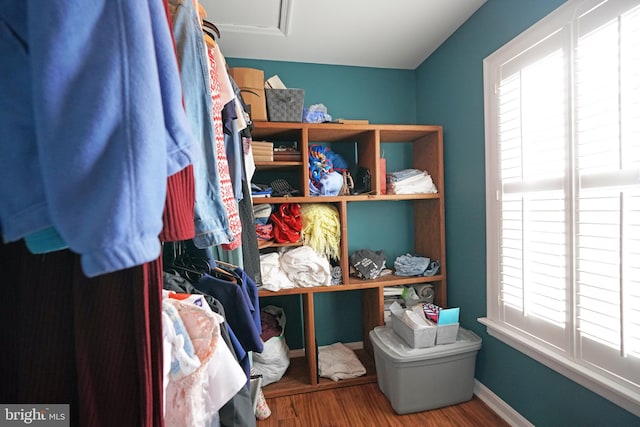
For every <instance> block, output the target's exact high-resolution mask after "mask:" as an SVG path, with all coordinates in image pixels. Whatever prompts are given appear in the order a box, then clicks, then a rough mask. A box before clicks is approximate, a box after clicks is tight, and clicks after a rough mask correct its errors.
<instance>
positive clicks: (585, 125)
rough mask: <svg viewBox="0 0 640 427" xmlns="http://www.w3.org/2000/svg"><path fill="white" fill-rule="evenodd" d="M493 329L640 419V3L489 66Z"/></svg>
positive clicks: (546, 35)
mask: <svg viewBox="0 0 640 427" xmlns="http://www.w3.org/2000/svg"><path fill="white" fill-rule="evenodd" d="M484 73H485V75H484V79H485V82H484V83H485V125H486V126H485V129H486V131H485V132H486V186H487V305H488V306H487V317H486V318H483V319H480V321H481V322H482V323H483V324H485V325H487V327H488V332H489V333H490V334H491V335H493V336H495V337H497V338H499V339H501V340H503V341H505V342H506V343H508V344H510V345H512V346H514V347H516V348H518V349H519V350H521V351H523V352H525V353H526V354H528V355H530V356H532V357H534V358H535V359H537V360H539V361H540V362H542V363H544V364H546V365H548V366H550V367H552V368H553V369H556V370H557V371H559V372H561V373H563V374H564V375H566V376H568V377H570V378H572V379H573V380H575V381H577V382H579V383H580V384H582V385H584V386H586V387H588V388H590V389H591V390H593V391H595V392H597V393H599V394H601V395H602V396H604V397H606V398H608V399H610V400H612V401H613V402H615V403H617V404H619V405H620V406H622V407H624V408H625V409H627V410H629V411H631V412H632V413H634V414H636V415H639V416H640V5H639V3H638V1H637V0H636V1H629V0H626V1H623V0H608V1H607V0H599V1H596V0H583V1H577V0H569V1H568V2H567V3H565V4H564V5H563V6H561V7H560V8H558V9H557V10H556V11H554V12H553V13H551V14H550V15H549V16H547V17H546V18H544V19H543V20H542V21H540V22H539V23H537V24H535V25H534V26H533V27H531V28H530V29H529V30H527V31H526V32H524V33H523V34H521V35H520V36H518V37H517V38H516V39H514V40H512V41H511V42H509V43H508V44H507V45H505V46H504V47H502V48H500V49H499V50H498V51H496V52H495V53H493V54H492V55H490V56H489V57H487V58H486V59H485V61H484Z"/></svg>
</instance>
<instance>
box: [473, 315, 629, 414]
mask: <svg viewBox="0 0 640 427" xmlns="http://www.w3.org/2000/svg"><path fill="white" fill-rule="evenodd" d="M478 322H480V323H482V324H483V325H485V326H486V327H487V333H488V334H489V335H491V336H492V337H494V338H496V339H498V340H500V341H502V342H504V343H505V344H507V345H509V346H511V347H513V348H515V349H516V350H518V351H520V352H521V353H524V354H526V355H527V356H529V357H531V358H532V359H534V360H536V361H538V362H540V363H542V364H543V365H545V366H547V367H549V368H551V369H553V370H554V371H556V372H558V373H560V374H562V375H564V376H565V377H567V378H569V379H571V380H573V381H575V382H576V383H578V384H580V385H582V386H583V387H586V388H587V389H589V390H591V391H593V392H594V393H597V394H598V395H600V396H602V397H604V398H605V399H607V400H610V401H611V402H613V403H615V404H616V405H618V406H620V407H622V408H624V409H626V410H627V411H629V412H631V413H632V414H634V415H636V416H639V417H640V394H638V393H637V392H635V391H633V390H630V389H628V388H625V387H623V386H622V385H620V384H617V383H615V382H614V381H612V380H610V379H608V378H605V377H603V376H601V375H599V374H597V373H595V372H592V371H590V370H589V369H587V368H585V367H584V366H581V365H579V364H577V363H575V362H574V361H572V360H570V359H568V358H566V357H562V356H561V355H558V354H554V353H551V352H550V351H549V349H547V348H545V347H544V346H542V345H540V344H538V343H536V342H535V341H533V340H531V339H528V338H527V337H526V335H524V334H522V333H519V332H518V331H517V330H515V329H512V328H509V327H506V326H505V325H502V324H500V323H498V322H496V321H494V320H491V319H489V318H487V317H481V318H479V319H478Z"/></svg>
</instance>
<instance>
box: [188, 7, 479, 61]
mask: <svg viewBox="0 0 640 427" xmlns="http://www.w3.org/2000/svg"><path fill="white" fill-rule="evenodd" d="M200 1H201V4H202V5H203V6H204V7H205V9H206V11H207V19H208V20H209V21H211V22H213V23H214V24H216V26H217V27H218V28H219V29H220V33H221V38H220V39H219V41H218V42H219V44H220V47H221V49H222V52H223V53H224V55H225V56H227V57H230V58H250V59H267V60H278V61H292V62H309V63H317V64H335V65H354V66H364V67H376V68H398V69H408V70H413V69H415V68H416V67H417V66H418V65H420V64H421V63H422V62H423V61H424V60H425V59H426V58H427V57H428V56H429V55H430V54H431V53H433V52H434V51H435V50H436V49H437V48H438V46H440V44H442V43H443V42H444V41H445V40H446V39H447V38H448V37H449V36H450V35H451V34H453V32H454V31H455V30H456V29H457V28H458V27H459V26H460V25H462V23H464V22H465V21H466V20H467V19H468V18H469V17H470V16H471V15H472V14H473V13H474V12H475V11H476V10H477V9H478V8H479V7H480V6H482V5H483V4H484V3H485V1H486V0H394V1H389V0H319V1H315V0H200Z"/></svg>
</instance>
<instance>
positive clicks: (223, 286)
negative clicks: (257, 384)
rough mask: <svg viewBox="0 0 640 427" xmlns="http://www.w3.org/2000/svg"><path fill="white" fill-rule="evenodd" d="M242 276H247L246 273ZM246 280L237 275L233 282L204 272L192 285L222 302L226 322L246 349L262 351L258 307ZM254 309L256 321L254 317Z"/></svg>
mask: <svg viewBox="0 0 640 427" xmlns="http://www.w3.org/2000/svg"><path fill="white" fill-rule="evenodd" d="M242 276H244V277H245V278H248V277H247V276H246V274H243V275H242ZM248 282H249V280H243V279H242V277H240V276H239V275H238V283H233V282H229V281H227V280H222V279H219V278H217V277H213V276H210V275H208V274H205V275H203V276H202V277H201V278H200V280H198V283H195V284H194V285H195V287H196V289H198V290H199V291H201V292H205V293H207V294H209V295H211V296H213V297H214V298H215V299H217V300H218V301H220V302H221V303H222V305H223V307H224V308H225V313H226V315H227V323H228V324H229V326H230V327H231V329H232V330H233V332H234V335H235V336H236V337H237V338H238V341H239V342H240V344H241V345H242V347H243V348H244V349H245V350H246V351H257V352H258V353H262V350H263V348H264V346H263V343H262V340H261V339H260V333H261V332H262V330H261V329H262V328H261V327H260V312H259V307H258V310H256V307H255V306H254V303H253V302H252V300H251V297H250V296H249V292H248V291H247V288H248V287H251V284H250V283H248ZM253 287H255V283H253ZM256 293H257V290H256ZM256 311H257V319H258V323H256V321H255V319H254V312H256Z"/></svg>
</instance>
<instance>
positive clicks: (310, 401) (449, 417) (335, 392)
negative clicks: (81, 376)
mask: <svg viewBox="0 0 640 427" xmlns="http://www.w3.org/2000/svg"><path fill="white" fill-rule="evenodd" d="M267 404H268V405H269V408H270V409H271V416H270V417H269V418H267V419H266V420H258V424H257V427H275V426H277V427H370V426H376V427H396V426H398V427H412V426H421V427H483V426H487V427H502V426H509V424H508V423H507V422H505V421H504V420H502V419H501V418H500V417H498V415H496V414H495V413H494V412H493V411H492V410H491V409H490V408H489V407H488V406H487V405H485V404H484V402H482V401H481V400H480V399H478V398H477V397H475V396H474V397H473V398H472V399H471V400H470V401H468V402H464V403H461V404H458V405H452V406H448V407H445V408H439V409H433V410H430V411H425V412H418V413H413V414H405V415H398V414H396V413H395V411H394V410H393V408H392V407H391V404H390V403H389V401H388V400H387V398H386V397H385V395H384V394H383V393H382V392H381V391H380V389H379V388H378V385H377V384H376V383H373V384H363V385H357V386H351V387H343V388H335V389H331V390H324V391H318V392H314V393H304V394H296V395H292V396H284V397H276V398H268V399H267Z"/></svg>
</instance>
